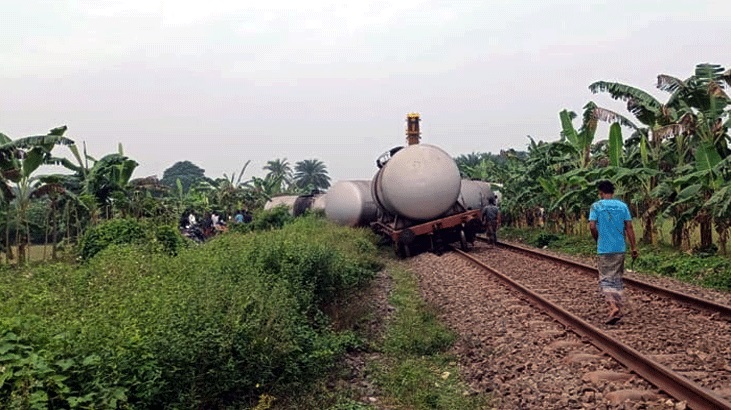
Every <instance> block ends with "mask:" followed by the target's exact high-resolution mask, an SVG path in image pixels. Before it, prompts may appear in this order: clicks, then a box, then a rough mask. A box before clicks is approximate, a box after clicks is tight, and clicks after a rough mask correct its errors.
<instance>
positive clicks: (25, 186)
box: [0, 126, 74, 264]
mask: <svg viewBox="0 0 731 410" xmlns="http://www.w3.org/2000/svg"><path fill="white" fill-rule="evenodd" d="M66 130H67V127H66V126H62V127H57V128H54V129H52V130H51V131H49V133H48V134H47V135H37V136H30V137H24V138H19V139H16V140H11V139H10V138H9V137H8V136H7V135H5V134H0V175H2V177H1V178H2V180H1V181H0V186H2V189H0V191H2V198H3V200H4V201H5V202H6V203H11V204H14V207H15V215H16V243H17V244H18V263H19V264H23V263H25V257H26V248H27V246H28V245H29V244H30V228H29V226H28V218H27V214H28V208H29V206H30V201H31V194H32V192H33V190H34V189H35V188H36V187H37V186H35V185H34V184H33V182H34V179H33V173H34V172H35V171H36V170H37V169H38V168H39V167H40V166H41V165H43V164H44V163H46V162H48V161H49V160H50V159H51V158H52V156H51V151H52V150H53V148H54V147H55V146H56V145H67V146H70V145H72V144H73V143H74V142H73V141H72V140H71V139H69V138H66V137H64V136H63V135H64V133H65V132H66ZM11 184H12V185H13V186H12V188H11V186H10V185H11ZM11 201H12V202H11ZM8 225H9V224H7V225H6V230H7V229H8V228H7V226H8ZM23 231H24V232H23ZM23 235H24V236H25V237H24V238H23V237H22V236H23ZM8 237H9V235H8V234H7V231H6V242H7V238H8ZM6 249H10V244H9V243H6ZM8 256H10V254H8Z"/></svg>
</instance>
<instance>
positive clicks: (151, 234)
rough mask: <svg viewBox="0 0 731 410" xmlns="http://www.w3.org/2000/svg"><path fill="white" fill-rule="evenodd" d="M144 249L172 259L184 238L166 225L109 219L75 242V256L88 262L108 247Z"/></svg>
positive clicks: (180, 247)
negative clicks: (77, 252)
mask: <svg viewBox="0 0 731 410" xmlns="http://www.w3.org/2000/svg"><path fill="white" fill-rule="evenodd" d="M127 244H128V245H147V246H150V247H151V249H154V250H159V251H162V252H165V253H168V254H171V255H176V254H177V253H178V252H179V251H180V249H182V248H183V247H184V246H185V238H183V236H182V235H181V234H180V232H179V231H178V230H177V229H176V228H175V227H172V226H169V225H156V224H154V223H152V222H149V221H140V220H136V219H111V220H108V221H105V222H102V223H100V224H99V225H96V226H94V227H91V228H89V229H88V230H87V231H86V233H85V234H84V236H83V237H82V238H81V241H80V242H79V255H80V256H81V258H82V259H83V260H88V259H90V258H91V257H93V256H94V255H96V254H97V253H99V252H100V251H102V250H104V249H106V248H107V247H109V246H110V245H127Z"/></svg>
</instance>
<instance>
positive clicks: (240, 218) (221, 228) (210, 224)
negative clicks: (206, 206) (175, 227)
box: [179, 209, 252, 242]
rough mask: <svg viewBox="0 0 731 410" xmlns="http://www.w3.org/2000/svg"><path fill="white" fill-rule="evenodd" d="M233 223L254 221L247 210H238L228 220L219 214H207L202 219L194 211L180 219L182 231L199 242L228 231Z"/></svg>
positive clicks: (184, 214)
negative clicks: (229, 223)
mask: <svg viewBox="0 0 731 410" xmlns="http://www.w3.org/2000/svg"><path fill="white" fill-rule="evenodd" d="M227 220H228V221H229V222H230V221H231V220H233V223H237V224H238V223H242V224H243V223H249V222H251V220H252V216H251V214H250V213H249V212H248V211H247V210H245V209H241V210H237V211H236V212H235V214H234V216H233V217H231V216H229V217H228V218H227V217H226V216H225V215H224V214H222V213H219V212H215V211H214V212H206V213H205V214H204V215H203V217H200V216H199V215H197V214H196V213H195V212H194V211H192V210H187V211H185V212H184V213H183V215H182V216H181V217H180V224H179V227H180V230H181V231H182V232H183V233H184V234H185V235H186V236H188V237H190V238H191V239H194V240H197V241H199V242H202V241H204V240H205V239H206V238H210V237H211V236H214V235H216V234H218V233H220V232H225V231H227V230H228V226H227V225H228V222H227Z"/></svg>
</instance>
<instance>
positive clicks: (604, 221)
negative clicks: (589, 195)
mask: <svg viewBox="0 0 731 410" xmlns="http://www.w3.org/2000/svg"><path fill="white" fill-rule="evenodd" d="M597 188H598V189H599V198H601V199H599V200H598V201H596V202H594V203H593V204H592V205H591V210H590V211H589V229H590V230H591V236H593V237H594V240H595V241H596V242H597V253H598V254H599V264H598V265H599V288H600V289H601V291H602V293H603V294H604V297H605V298H606V300H607V303H609V318H608V319H607V322H606V323H607V324H612V325H613V324H615V323H617V322H618V321H619V320H620V319H621V318H622V305H623V302H624V300H623V296H624V295H623V293H624V284H623V283H622V275H623V274H624V253H625V251H626V245H625V240H624V239H625V235H626V237H627V239H628V240H629V244H630V246H631V250H632V259H636V258H637V256H638V253H637V247H636V246H635V231H634V228H633V227H632V216H631V215H630V213H629V208H628V207H627V205H626V204H625V203H624V202H622V201H620V200H619V199H615V198H613V196H614V185H613V184H612V183H611V182H609V181H599V183H597Z"/></svg>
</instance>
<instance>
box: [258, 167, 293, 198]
mask: <svg viewBox="0 0 731 410" xmlns="http://www.w3.org/2000/svg"><path fill="white" fill-rule="evenodd" d="M263 169H264V170H265V171H269V172H268V173H267V174H266V176H265V178H266V179H269V180H271V181H277V185H278V189H277V191H278V192H284V191H286V190H287V187H288V186H289V185H290V184H291V183H292V167H291V166H290V165H289V162H288V161H287V158H284V159H279V158H277V159H274V160H271V161H267V164H266V165H265V166H264V168H263ZM278 192H277V193H278Z"/></svg>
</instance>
